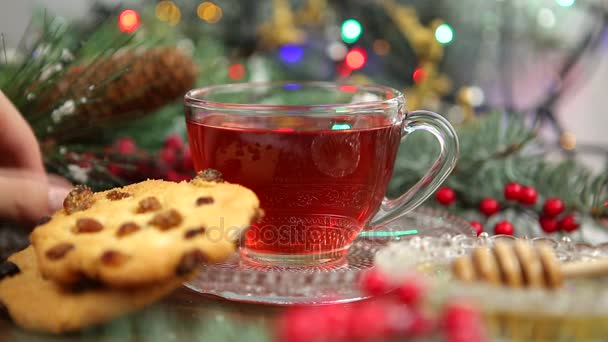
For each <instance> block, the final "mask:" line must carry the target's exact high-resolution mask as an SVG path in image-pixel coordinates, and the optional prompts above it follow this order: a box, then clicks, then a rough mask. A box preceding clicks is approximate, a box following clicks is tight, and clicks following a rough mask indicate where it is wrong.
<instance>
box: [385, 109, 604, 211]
mask: <svg viewBox="0 0 608 342" xmlns="http://www.w3.org/2000/svg"><path fill="white" fill-rule="evenodd" d="M535 127H536V124H533V125H532V127H528V126H526V125H525V122H524V120H523V118H521V117H519V116H517V115H508V116H504V115H502V114H500V113H494V114H489V115H488V116H486V117H483V118H481V119H480V120H478V121H476V122H473V123H472V124H469V125H467V126H464V127H460V128H459V129H458V134H459V139H460V142H461V145H460V146H461V151H460V155H461V157H460V160H459V161H458V164H457V166H456V168H455V169H454V171H453V172H452V174H451V175H450V177H449V178H448V179H447V181H446V185H448V186H450V187H452V188H453V189H454V190H455V191H456V193H457V197H458V199H459V208H460V209H475V208H477V206H478V205H479V202H480V201H481V200H482V199H483V198H485V197H494V198H496V199H498V200H501V201H502V203H501V205H502V207H503V208H509V207H513V204H512V203H510V202H507V201H504V200H502V199H503V198H504V197H503V194H502V193H503V189H504V186H505V185H506V184H507V183H509V182H518V183H521V184H526V185H531V186H534V187H535V188H536V189H537V190H538V192H539V200H538V201H537V205H536V207H533V208H531V209H533V210H535V211H537V212H539V211H540V209H541V206H542V203H544V199H546V198H549V197H558V198H561V199H562V200H563V201H564V202H565V203H566V207H567V210H568V211H574V212H579V213H582V214H586V215H590V216H592V217H594V218H602V217H608V215H607V214H608V210H607V209H606V205H605V202H606V200H607V199H608V197H607V192H608V173H602V174H599V175H594V174H593V173H592V172H591V171H589V170H587V169H586V168H585V167H584V166H582V165H581V164H580V163H578V162H577V161H576V160H575V159H572V158H569V159H565V160H562V161H560V162H550V161H547V160H546V158H545V156H544V154H543V151H542V150H539V149H538V140H537V139H536V137H535V136H536V133H535V132H536V128H535ZM404 144H405V145H406V147H405V148H403V149H401V150H400V153H399V155H398V159H397V162H396V166H395V171H394V175H393V179H392V181H391V184H390V187H389V195H390V196H396V195H398V194H400V193H402V192H403V190H405V189H407V188H409V187H410V186H412V185H413V184H414V183H415V182H417V181H418V179H420V177H422V175H423V174H424V173H425V172H426V170H427V169H428V167H430V165H431V163H432V162H433V160H434V159H435V158H436V156H437V154H438V152H437V147H436V143H435V142H434V141H433V138H431V137H429V136H427V135H417V136H411V137H408V138H407V139H406V141H405V143H404ZM433 203H434V200H429V202H428V204H430V205H433Z"/></svg>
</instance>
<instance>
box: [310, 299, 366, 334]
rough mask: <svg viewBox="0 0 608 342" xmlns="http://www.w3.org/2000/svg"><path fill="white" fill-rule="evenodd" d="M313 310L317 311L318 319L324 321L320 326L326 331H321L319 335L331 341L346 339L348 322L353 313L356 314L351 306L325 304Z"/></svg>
mask: <svg viewBox="0 0 608 342" xmlns="http://www.w3.org/2000/svg"><path fill="white" fill-rule="evenodd" d="M315 310H316V311H318V312H319V315H318V317H319V319H322V320H324V321H325V323H324V324H320V326H321V327H322V328H327V329H326V330H327V331H323V332H322V333H321V334H320V336H323V337H325V338H327V340H331V341H344V340H347V338H348V335H349V331H348V327H349V324H350V322H351V320H352V317H353V315H354V314H356V312H354V310H353V309H352V306H348V305H339V304H336V305H326V306H321V307H318V308H316V309H315ZM319 323H321V322H319Z"/></svg>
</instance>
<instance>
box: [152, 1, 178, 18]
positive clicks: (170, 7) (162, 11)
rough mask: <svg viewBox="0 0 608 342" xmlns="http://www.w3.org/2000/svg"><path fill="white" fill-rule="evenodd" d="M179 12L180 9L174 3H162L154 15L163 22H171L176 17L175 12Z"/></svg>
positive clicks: (157, 6)
mask: <svg viewBox="0 0 608 342" xmlns="http://www.w3.org/2000/svg"><path fill="white" fill-rule="evenodd" d="M176 11H179V8H177V6H176V5H175V4H174V3H173V1H166V0H165V1H161V2H159V3H158V4H157V5H156V7H155V9H154V14H155V15H156V17H157V18H158V19H159V20H161V21H169V20H170V19H171V18H172V17H174V16H175V12H176Z"/></svg>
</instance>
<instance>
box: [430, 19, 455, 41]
mask: <svg viewBox="0 0 608 342" xmlns="http://www.w3.org/2000/svg"><path fill="white" fill-rule="evenodd" d="M435 39H437V41H438V42H440V43H441V44H449V43H450V42H451V41H452V40H453V39H454V31H453V30H452V28H451V27H450V25H448V24H441V25H439V26H437V29H435Z"/></svg>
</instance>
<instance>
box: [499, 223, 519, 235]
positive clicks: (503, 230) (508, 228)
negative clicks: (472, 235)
mask: <svg viewBox="0 0 608 342" xmlns="http://www.w3.org/2000/svg"><path fill="white" fill-rule="evenodd" d="M514 232H515V228H513V225H512V224H511V222H509V221H500V222H498V223H497V224H496V225H495V226H494V234H496V235H513V233H514Z"/></svg>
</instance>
